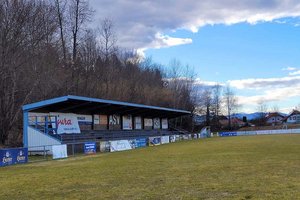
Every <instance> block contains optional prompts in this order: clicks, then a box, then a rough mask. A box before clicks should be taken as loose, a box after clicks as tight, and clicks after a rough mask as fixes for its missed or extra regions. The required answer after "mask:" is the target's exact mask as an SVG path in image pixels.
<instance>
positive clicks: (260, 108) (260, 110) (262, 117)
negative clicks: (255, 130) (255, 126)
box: [257, 101, 268, 125]
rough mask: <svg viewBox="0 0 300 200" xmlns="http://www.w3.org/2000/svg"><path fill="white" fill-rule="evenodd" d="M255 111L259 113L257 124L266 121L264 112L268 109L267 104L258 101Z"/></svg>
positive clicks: (262, 123)
mask: <svg viewBox="0 0 300 200" xmlns="http://www.w3.org/2000/svg"><path fill="white" fill-rule="evenodd" d="M257 111H258V113H259V117H258V122H259V125H264V124H265V122H266V113H267V111H268V105H267V104H266V103H265V102H264V101H260V102H258V105H257Z"/></svg>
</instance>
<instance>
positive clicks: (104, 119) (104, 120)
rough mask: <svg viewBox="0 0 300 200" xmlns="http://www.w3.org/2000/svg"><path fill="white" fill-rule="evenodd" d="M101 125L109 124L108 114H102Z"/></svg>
mask: <svg viewBox="0 0 300 200" xmlns="http://www.w3.org/2000/svg"><path fill="white" fill-rule="evenodd" d="M100 125H106V126H107V115H100Z"/></svg>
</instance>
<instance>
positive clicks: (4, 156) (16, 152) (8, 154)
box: [0, 148, 28, 167]
mask: <svg viewBox="0 0 300 200" xmlns="http://www.w3.org/2000/svg"><path fill="white" fill-rule="evenodd" d="M27 161H28V149H27V148H14V149H0V167H2V166H8V165H15V164H22V163H27Z"/></svg>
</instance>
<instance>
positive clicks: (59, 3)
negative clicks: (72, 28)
mask: <svg viewBox="0 0 300 200" xmlns="http://www.w3.org/2000/svg"><path fill="white" fill-rule="evenodd" d="M66 4H67V2H66V1H65V0H55V7H56V12H57V20H58V25H59V32H60V40H61V46H62V52H63V59H64V62H66V59H67V50H66V42H65V26H66V25H65V20H66V18H65V16H64V14H65V10H66Z"/></svg>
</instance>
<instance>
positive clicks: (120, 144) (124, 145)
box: [110, 140, 132, 152]
mask: <svg viewBox="0 0 300 200" xmlns="http://www.w3.org/2000/svg"><path fill="white" fill-rule="evenodd" d="M130 149H132V147H131V145H130V143H129V141H128V140H115V141H110V151H111V152H115V151H125V150H130Z"/></svg>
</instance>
